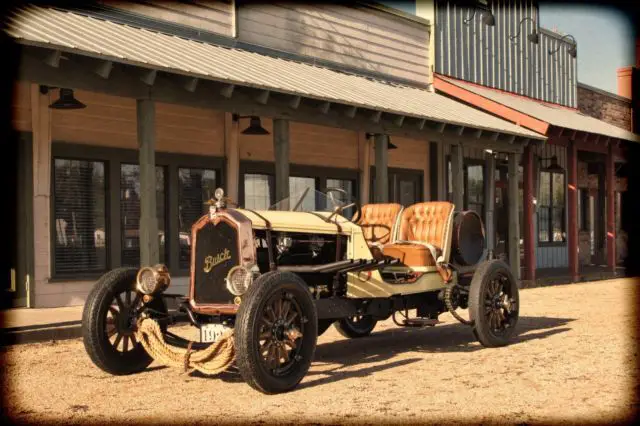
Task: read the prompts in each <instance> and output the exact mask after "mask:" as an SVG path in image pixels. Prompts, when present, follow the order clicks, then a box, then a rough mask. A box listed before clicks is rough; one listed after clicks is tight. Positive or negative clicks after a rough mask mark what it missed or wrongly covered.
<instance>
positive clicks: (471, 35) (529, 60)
mask: <svg viewBox="0 0 640 426" xmlns="http://www.w3.org/2000/svg"><path fill="white" fill-rule="evenodd" d="M453 3H455V2H454V1H449V0H436V7H437V8H438V11H440V13H438V14H437V22H436V27H437V28H438V31H437V33H436V34H437V36H436V37H438V40H436V43H437V44H439V45H440V46H441V49H440V50H438V51H437V52H436V64H435V69H436V71H437V72H438V73H440V74H444V75H448V76H451V77H455V78H459V79H463V80H468V81H471V82H474V83H478V84H482V85H485V86H489V87H495V88H498V89H501V90H506V91H510V92H514V93H518V94H522V95H525V96H529V97H532V98H536V99H542V100H545V101H549V102H557V103H559V104H561V105H565V106H570V107H576V106H577V105H576V96H575V94H576V93H577V78H576V72H577V70H576V59H575V58H571V57H570V56H569V55H568V53H567V47H568V44H567V40H566V39H565V40H563V41H562V43H561V44H562V47H561V50H560V51H559V52H556V53H555V54H553V55H549V53H548V50H549V48H552V49H555V48H556V47H557V46H558V43H559V39H560V37H561V35H560V34H552V33H550V32H548V31H541V32H540V33H539V34H540V44H538V45H534V44H532V43H530V42H529V41H528V40H527V35H528V34H530V33H531V31H532V29H533V27H534V25H533V23H532V22H530V21H526V22H524V23H523V24H522V26H521V28H519V27H518V24H519V23H520V21H521V20H522V19H523V18H525V17H530V18H532V19H535V20H536V22H539V20H538V18H539V13H538V6H537V3H536V2H535V1H533V0H515V1H514V0H496V1H493V2H491V3H492V4H491V7H492V11H493V14H494V17H495V21H496V25H495V27H487V26H485V25H483V24H482V23H481V15H482V13H481V11H477V12H476V15H475V17H474V19H473V21H472V24H473V25H464V24H462V20H463V19H464V18H465V17H466V16H468V15H470V14H471V13H473V12H472V10H471V9H469V8H464V7H459V6H456V5H454V4H453ZM518 29H520V37H519V38H518V40H517V42H516V43H512V42H511V41H510V40H509V36H510V35H515V34H517V32H518ZM487 41H488V42H487ZM550 59H551V60H550ZM485 63H486V68H485ZM485 69H486V72H485V71H484V70H485Z"/></svg>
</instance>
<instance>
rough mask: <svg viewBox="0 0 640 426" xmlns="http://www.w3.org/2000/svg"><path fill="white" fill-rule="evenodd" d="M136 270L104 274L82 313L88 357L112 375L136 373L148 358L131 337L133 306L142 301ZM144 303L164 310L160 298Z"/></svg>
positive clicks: (122, 269)
mask: <svg viewBox="0 0 640 426" xmlns="http://www.w3.org/2000/svg"><path fill="white" fill-rule="evenodd" d="M137 273H138V270H137V269H136V268H118V269H114V270H112V271H109V272H107V273H106V274H104V275H103V276H102V277H100V279H99V280H98V281H97V282H96V284H95V285H94V287H93V289H92V290H91V293H89V296H88V297H87V301H86V302H85V305H84V310H83V312H82V338H83V341H84V347H85V349H86V351H87V354H88V355H89V358H91V361H93V363H94V364H95V365H96V366H97V367H98V368H100V369H101V370H103V371H105V372H107V373H110V374H114V375H125V374H132V373H137V372H139V371H142V370H144V369H145V368H146V367H147V366H148V365H149V364H151V361H152V359H151V357H150V356H149V355H148V354H147V352H146V351H145V349H144V347H142V344H141V343H140V342H137V341H136V340H135V337H134V336H133V333H134V332H135V322H136V320H137V318H138V315H136V310H137V309H136V308H138V307H140V306H141V304H142V300H141V297H138V293H136V274H137ZM114 302H115V303H114ZM147 306H148V307H150V308H152V309H154V310H155V311H159V312H162V313H166V312H167V308H166V306H165V304H164V301H163V300H162V298H161V297H157V298H155V299H153V300H152V301H151V302H150V303H149V304H148V305H147ZM120 347H122V350H120Z"/></svg>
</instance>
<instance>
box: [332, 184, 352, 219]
mask: <svg viewBox="0 0 640 426" xmlns="http://www.w3.org/2000/svg"><path fill="white" fill-rule="evenodd" d="M327 188H339V189H342V190H343V191H345V192H346V193H347V200H344V201H345V202H347V203H350V202H351V201H354V200H355V198H354V197H355V196H354V193H353V181H351V180H348V179H327ZM354 213H355V212H354V210H353V208H348V209H346V210H344V211H343V212H342V215H343V216H344V217H346V218H349V219H351V218H352V217H353V215H354Z"/></svg>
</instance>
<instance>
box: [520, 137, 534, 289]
mask: <svg viewBox="0 0 640 426" xmlns="http://www.w3.org/2000/svg"><path fill="white" fill-rule="evenodd" d="M523 161H524V167H523V174H524V176H523V180H524V182H523V183H524V188H523V189H524V190H523V191H522V192H523V194H524V200H523V204H522V205H523V209H524V210H523V212H522V213H523V222H524V223H523V227H524V229H523V238H524V277H525V279H526V280H531V281H534V280H535V279H536V252H535V231H534V223H533V217H534V216H533V215H534V209H533V197H534V193H533V187H534V185H533V168H534V167H533V147H532V146H531V145H527V146H526V147H525V149H524V158H523Z"/></svg>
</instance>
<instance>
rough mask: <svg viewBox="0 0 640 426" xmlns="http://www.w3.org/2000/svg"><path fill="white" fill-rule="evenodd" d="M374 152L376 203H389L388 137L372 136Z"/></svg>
mask: <svg viewBox="0 0 640 426" xmlns="http://www.w3.org/2000/svg"><path fill="white" fill-rule="evenodd" d="M374 140H375V150H376V187H375V191H376V192H375V194H374V195H375V197H374V199H375V201H376V203H388V202H389V168H388V162H389V136H388V135H381V134H376V135H375V136H374Z"/></svg>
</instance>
